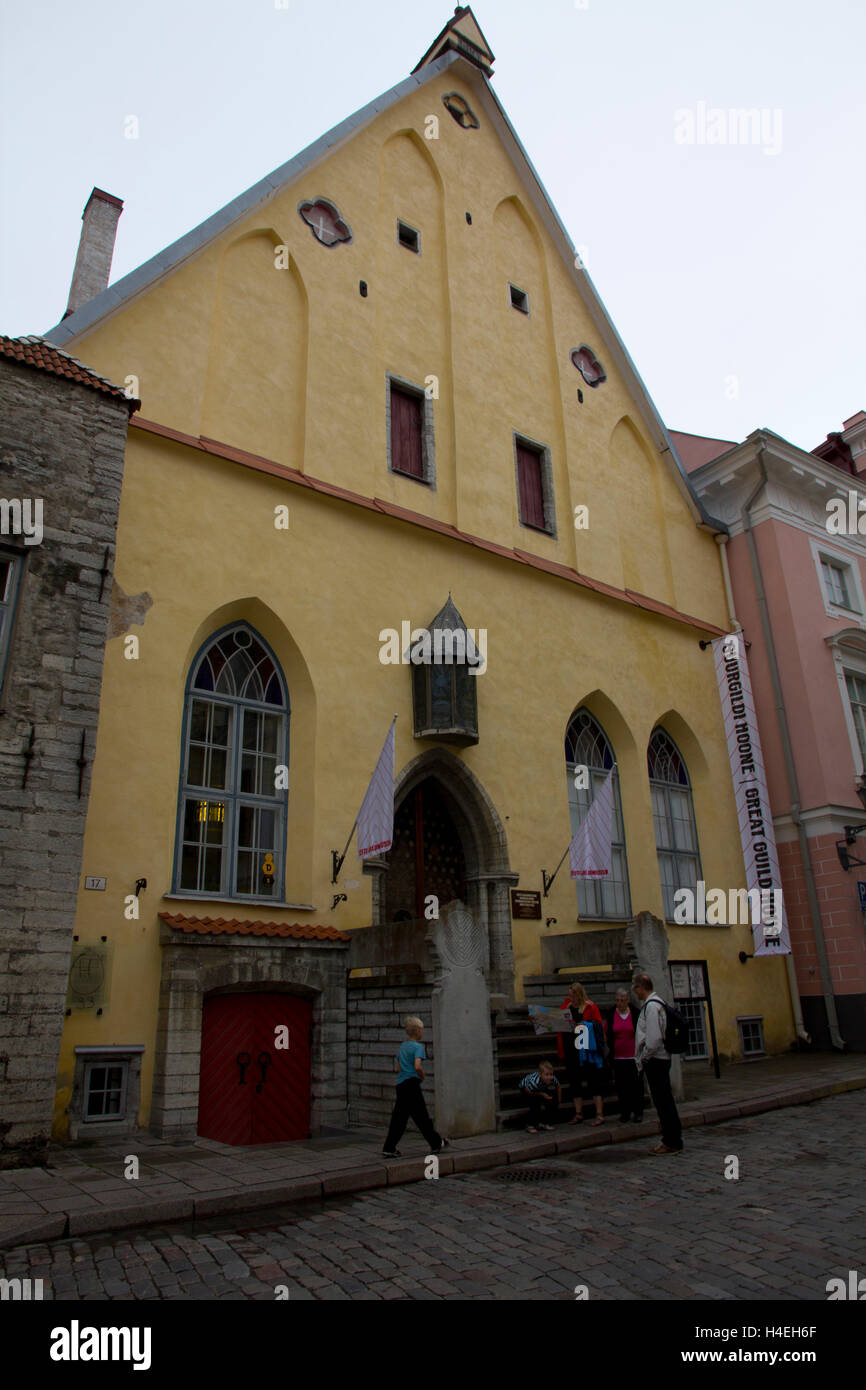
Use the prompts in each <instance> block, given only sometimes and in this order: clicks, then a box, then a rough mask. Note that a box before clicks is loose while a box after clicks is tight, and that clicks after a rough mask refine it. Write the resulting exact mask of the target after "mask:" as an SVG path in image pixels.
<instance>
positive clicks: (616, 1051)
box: [605, 988, 643, 1125]
mask: <svg viewBox="0 0 866 1390" xmlns="http://www.w3.org/2000/svg"><path fill="white" fill-rule="evenodd" d="M639 1013H640V1010H639V1009H637V1008H636V1007H635V1005H634V1004H632V1002H631V999H630V996H629V992H628V990H627V989H625V988H623V989H618V990H617V992H616V1004H615V1005H614V1007H613V1008H612V1009H611V1010H610V1012H609V1013H608V1015H607V1018H606V1020H605V1022H606V1024H607V1041H608V1044H609V1046H610V1051H611V1061H612V1062H613V1079H614V1081H615V1083H616V1094H617V1098H618V1100H619V1118H620V1123H621V1124H624V1125H625V1124H628V1122H629V1120H630V1119H631V1118H632V1117H634V1121H635V1124H640V1122H641V1120H642V1119H643V1077H642V1076H641V1074H640V1072H639V1071H638V1069H637V1065H636V1064H635V1060H634V1035H635V1029H636V1027H637V1020H638V1015H639Z"/></svg>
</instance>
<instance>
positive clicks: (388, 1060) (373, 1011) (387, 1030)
mask: <svg viewBox="0 0 866 1390" xmlns="http://www.w3.org/2000/svg"><path fill="white" fill-rule="evenodd" d="M432 999H433V985H432V983H431V982H429V981H425V980H424V978H423V976H419V975H415V974H396V973H393V972H391V973H389V974H388V975H384V974H378V975H372V976H367V977H361V978H358V977H351V978H350V979H349V985H348V991H347V1012H348V1017H347V1032H348V1063H347V1070H348V1078H349V1086H348V1092H349V1122H350V1123H351V1124H355V1125H377V1126H379V1127H380V1128H382V1129H383V1133H382V1139H383V1141H384V1138H385V1130H386V1129H387V1126H388V1121H389V1119H390V1118H391V1111H392V1109H393V1106H394V1083H395V1081H396V1079H397V1073H396V1070H395V1065H394V1063H395V1058H396V1055H397V1049H398V1048H399V1046H400V1044H401V1043H402V1042H405V1040H406V1032H405V1029H404V1027H403V1020H404V1019H405V1017H406V1015H407V1014H415V1015H416V1016H417V1017H418V1018H420V1019H421V1022H422V1023H423V1024H424V1038H423V1043H424V1047H425V1049H426V1051H427V1063H426V1065H425V1067H424V1072H425V1080H424V1085H423V1090H424V1096H425V1099H426V1101H427V1109H428V1110H429V1111H430V1114H431V1116H433V1117H434V1123H435V1115H434V1111H435V1101H434V1097H435V1071H434V1067H435V1058H434V1055H433V1054H434V1047H433V1003H432ZM383 1127H384V1128H383Z"/></svg>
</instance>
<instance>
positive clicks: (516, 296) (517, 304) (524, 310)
mask: <svg viewBox="0 0 866 1390" xmlns="http://www.w3.org/2000/svg"><path fill="white" fill-rule="evenodd" d="M508 293H509V294H510V295H511V307H512V308H513V309H519V310H520V312H521V314H528V313H529V295H528V294H527V293H526V291H525V290H519V289H518V288H517V286H516V285H509V286H508Z"/></svg>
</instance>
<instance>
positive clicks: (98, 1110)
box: [83, 1061, 128, 1123]
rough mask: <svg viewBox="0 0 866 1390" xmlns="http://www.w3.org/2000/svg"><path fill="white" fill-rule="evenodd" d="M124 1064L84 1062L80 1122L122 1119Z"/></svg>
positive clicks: (124, 1094) (124, 1115)
mask: <svg viewBox="0 0 866 1390" xmlns="http://www.w3.org/2000/svg"><path fill="white" fill-rule="evenodd" d="M127 1071H128V1063H127V1062H125V1061H116V1062H109V1061H99V1062H88V1063H87V1065H86V1067H85V1068H84V1117H83V1118H84V1121H85V1123H93V1122H94V1121H95V1122H96V1123H99V1122H100V1121H101V1120H125V1119H126V1082H127Z"/></svg>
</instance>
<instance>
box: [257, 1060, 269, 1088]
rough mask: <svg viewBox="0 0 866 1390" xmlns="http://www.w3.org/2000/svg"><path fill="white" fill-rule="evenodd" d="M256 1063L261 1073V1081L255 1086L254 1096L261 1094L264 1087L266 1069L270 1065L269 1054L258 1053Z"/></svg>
mask: <svg viewBox="0 0 866 1390" xmlns="http://www.w3.org/2000/svg"><path fill="white" fill-rule="evenodd" d="M258 1062H259V1067H260V1069H261V1073H262V1079H261V1081H260V1082H259V1083H258V1085H257V1086H256V1095H261V1093H262V1087H263V1086H264V1084H265V1082H266V1081H267V1079H268V1078H267V1075H266V1073H267V1070H268V1067H269V1066H270V1065H271V1054H270V1053H269V1052H260V1053H259V1057H258Z"/></svg>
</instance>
